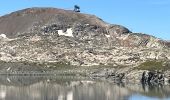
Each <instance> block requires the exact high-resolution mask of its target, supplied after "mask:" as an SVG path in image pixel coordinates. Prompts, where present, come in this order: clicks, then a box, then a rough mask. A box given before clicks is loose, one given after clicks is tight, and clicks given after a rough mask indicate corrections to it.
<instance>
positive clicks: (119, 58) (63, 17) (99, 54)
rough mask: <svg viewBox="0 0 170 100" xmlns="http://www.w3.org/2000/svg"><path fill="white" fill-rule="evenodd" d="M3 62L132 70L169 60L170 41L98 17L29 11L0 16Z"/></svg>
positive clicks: (38, 10)
mask: <svg viewBox="0 0 170 100" xmlns="http://www.w3.org/2000/svg"><path fill="white" fill-rule="evenodd" d="M0 33H1V35H0V60H2V61H7V62H22V61H28V62H64V63H67V64H70V65H76V66H94V65H111V66H118V65H121V66H130V65H136V64H140V63H142V62H145V61H147V60H150V59H154V60H155V59H156V60H168V61H169V59H170V50H169V47H170V45H169V44H170V43H169V42H167V41H163V40H160V39H158V38H155V37H153V36H150V35H146V34H142V33H132V32H131V31H129V30H128V29H127V28H125V27H123V26H121V25H115V24H108V23H106V22H104V21H102V20H101V19H100V18H98V17H96V16H94V15H88V14H82V13H76V12H74V11H68V10H62V9H57V8H28V9H24V10H20V11H16V12H13V13H11V14H8V15H5V16H2V17H0Z"/></svg>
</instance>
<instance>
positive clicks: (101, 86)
mask: <svg viewBox="0 0 170 100" xmlns="http://www.w3.org/2000/svg"><path fill="white" fill-rule="evenodd" d="M5 78H6V79H5ZM9 80H10V81H9ZM0 84H1V85H0V100H1V99H5V100H127V99H129V98H130V97H131V96H133V94H135V93H139V94H141V95H146V93H147V94H149V93H151V92H152V93H155V92H154V91H156V90H148V91H147V89H146V90H145V91H144V89H143V88H142V86H140V85H136V86H135V85H125V86H124V85H122V84H120V85H116V84H113V83H108V82H101V81H91V80H87V79H86V78H76V77H74V76H69V77H66V76H56V77H5V76H4V77H1V78H0ZM6 84H7V85H6ZM17 84H19V85H17ZM148 89H149V88H148ZM168 89H169V90H170V88H169V87H162V88H161V90H157V92H158V93H159V92H165V93H162V94H161V93H160V95H165V96H164V97H168V96H169V93H170V91H168ZM156 95H157V94H156ZM156 95H152V96H153V97H155V96H156ZM148 96H149V95H148ZM162 97H163V96H162Z"/></svg>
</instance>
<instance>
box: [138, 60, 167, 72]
mask: <svg viewBox="0 0 170 100" xmlns="http://www.w3.org/2000/svg"><path fill="white" fill-rule="evenodd" d="M137 69H138V70H149V71H153V70H162V71H165V70H169V69H170V65H169V64H168V63H166V62H165V61H156V60H152V61H146V62H144V63H142V64H140V65H139V66H138V67H137Z"/></svg>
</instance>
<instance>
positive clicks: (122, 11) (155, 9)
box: [0, 0, 170, 40]
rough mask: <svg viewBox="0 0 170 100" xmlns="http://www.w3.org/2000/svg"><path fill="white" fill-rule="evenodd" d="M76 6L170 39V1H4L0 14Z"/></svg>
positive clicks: (0, 7)
mask: <svg viewBox="0 0 170 100" xmlns="http://www.w3.org/2000/svg"><path fill="white" fill-rule="evenodd" d="M75 4H77V5H79V6H80V7H81V12H82V13H89V14H94V15H96V16H98V17H100V18H102V19H103V20H104V21H106V22H109V23H112V24H120V25H123V26H125V27H127V28H128V29H130V30H131V31H133V32H142V33H147V34H151V35H154V36H156V37H158V38H162V39H165V40H170V0H1V1H0V15H1V16H2V15H4V14H8V13H10V12H13V11H16V10H20V9H24V8H28V7H56V8H63V9H73V6H74V5H75Z"/></svg>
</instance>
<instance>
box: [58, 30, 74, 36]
mask: <svg viewBox="0 0 170 100" xmlns="http://www.w3.org/2000/svg"><path fill="white" fill-rule="evenodd" d="M58 34H59V35H64V36H69V37H74V36H73V31H72V28H69V29H67V31H66V32H63V30H58Z"/></svg>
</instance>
